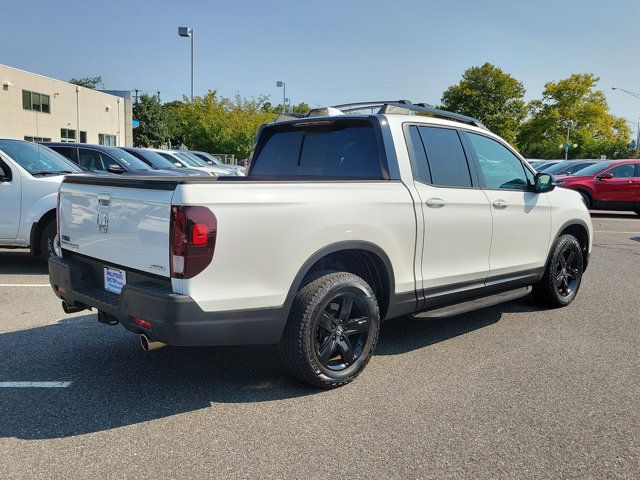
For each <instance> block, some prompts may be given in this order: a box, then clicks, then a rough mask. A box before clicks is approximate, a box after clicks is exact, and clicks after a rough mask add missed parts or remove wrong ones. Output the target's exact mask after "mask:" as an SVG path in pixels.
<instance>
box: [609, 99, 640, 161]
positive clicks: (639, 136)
mask: <svg viewBox="0 0 640 480" xmlns="http://www.w3.org/2000/svg"><path fill="white" fill-rule="evenodd" d="M611 90H620V91H621V92H624V93H626V94H628V95H631V96H632V97H636V98H637V99H638V100H640V93H636V92H631V91H629V90H625V89H624V88H618V87H611ZM636 148H637V149H639V150H640V122H638V130H637V131H636Z"/></svg>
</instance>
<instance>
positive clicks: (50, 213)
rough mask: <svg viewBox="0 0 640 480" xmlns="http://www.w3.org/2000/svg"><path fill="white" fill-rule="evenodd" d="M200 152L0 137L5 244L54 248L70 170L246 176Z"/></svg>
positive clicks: (0, 222) (38, 250) (0, 215)
mask: <svg viewBox="0 0 640 480" xmlns="http://www.w3.org/2000/svg"><path fill="white" fill-rule="evenodd" d="M198 154H202V155H208V154H205V153H204V152H183V151H179V152H176V151H164V150H154V149H147V148H129V147H118V148H117V147H108V146H104V145H90V144H85V143H54V142H45V143H42V144H36V143H33V142H27V141H24V140H15V139H2V138H0V247H3V248H6V247H16V248H25V247H28V248H30V249H31V251H32V253H34V254H35V255H40V256H42V257H44V258H46V257H48V256H49V255H50V254H51V253H52V252H53V248H54V238H55V235H56V202H57V198H58V195H57V194H58V189H59V187H60V184H61V183H62V180H63V179H64V176H65V175H70V174H75V173H92V174H96V175H101V176H107V177H117V176H128V175H144V176H149V177H161V176H205V177H209V176H239V175H244V171H243V170H242V169H241V168H238V167H236V166H232V165H224V164H222V165H220V164H218V163H216V162H215V159H212V160H206V159H203V158H201V157H199V156H198ZM205 158H206V157H205Z"/></svg>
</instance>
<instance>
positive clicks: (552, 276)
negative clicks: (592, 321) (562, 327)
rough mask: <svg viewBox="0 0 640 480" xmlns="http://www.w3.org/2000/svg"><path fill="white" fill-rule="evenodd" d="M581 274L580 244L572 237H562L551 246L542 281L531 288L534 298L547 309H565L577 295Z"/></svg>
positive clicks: (582, 270)
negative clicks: (551, 249) (547, 307)
mask: <svg viewBox="0 0 640 480" xmlns="http://www.w3.org/2000/svg"><path fill="white" fill-rule="evenodd" d="M583 272H584V259H583V257H582V247H581V246H580V242H578V240H577V239H576V237H574V236H573V235H562V236H561V237H560V238H558V240H557V241H556V243H555V244H554V246H553V251H552V254H551V258H550V260H549V263H548V265H547V267H546V270H545V272H544V275H543V277H542V279H541V280H540V281H539V282H538V283H537V284H536V285H534V286H533V296H534V298H535V299H536V300H537V301H538V303H540V304H542V305H546V306H549V307H556V308H558V307H566V306H567V305H569V304H570V303H571V302H573V300H574V299H575V298H576V295H577V294H578V290H579V289H580V284H581V283H582V273H583Z"/></svg>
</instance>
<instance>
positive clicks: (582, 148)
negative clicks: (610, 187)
mask: <svg viewBox="0 0 640 480" xmlns="http://www.w3.org/2000/svg"><path fill="white" fill-rule="evenodd" d="M598 81H599V78H598V77H596V76H595V75H592V74H590V73H584V74H577V73H576V74H573V75H571V76H570V77H569V78H565V79H564V80H560V81H558V82H549V83H547V84H545V87H544V92H543V94H542V99H540V100H533V101H532V102H530V104H529V111H530V118H529V119H528V120H527V121H526V122H525V123H524V124H523V125H522V128H521V129H520V133H519V134H518V145H519V146H520V147H521V149H522V151H523V153H524V154H525V155H526V156H528V157H531V158H560V157H562V156H563V155H564V149H563V146H564V144H565V142H566V136H567V127H570V138H569V144H570V145H571V148H570V150H569V157H570V158H599V157H600V155H606V156H607V157H608V158H624V157H627V156H629V155H630V153H631V148H630V135H631V131H630V129H629V127H628V126H627V124H626V122H625V120H624V119H623V118H620V117H615V116H614V115H612V114H611V113H609V106H608V104H607V100H606V98H605V95H604V93H603V92H602V91H601V90H596V84H597V83H598ZM573 144H577V147H575V148H574V147H573Z"/></svg>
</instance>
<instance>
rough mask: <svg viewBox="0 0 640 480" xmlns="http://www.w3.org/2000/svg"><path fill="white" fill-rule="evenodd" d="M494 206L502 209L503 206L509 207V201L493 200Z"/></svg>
mask: <svg viewBox="0 0 640 480" xmlns="http://www.w3.org/2000/svg"><path fill="white" fill-rule="evenodd" d="M493 207H494V208H497V209H500V210H501V209H503V208H507V202H505V201H504V200H496V201H495V202H493Z"/></svg>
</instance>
